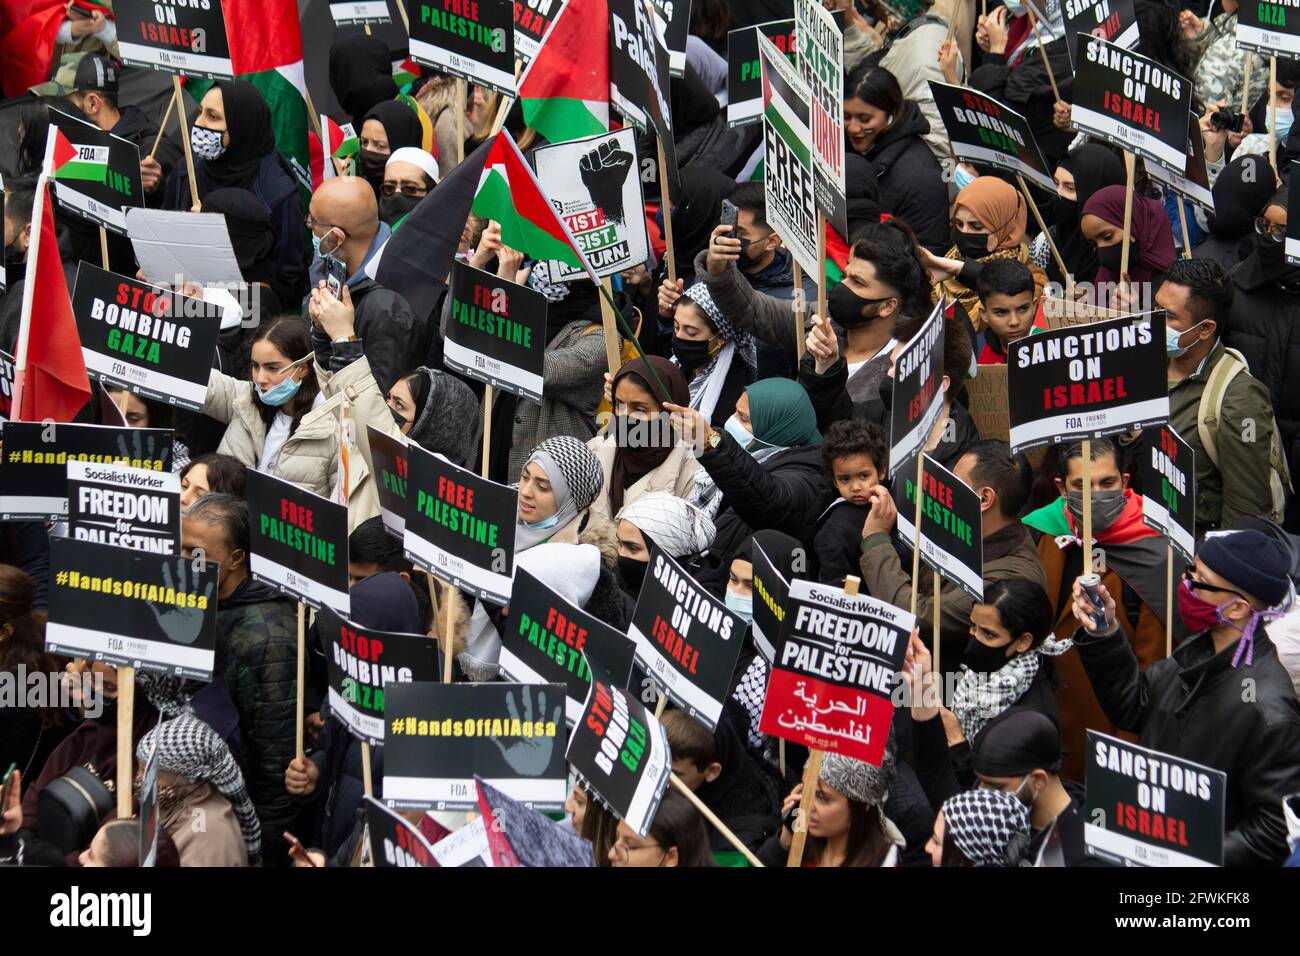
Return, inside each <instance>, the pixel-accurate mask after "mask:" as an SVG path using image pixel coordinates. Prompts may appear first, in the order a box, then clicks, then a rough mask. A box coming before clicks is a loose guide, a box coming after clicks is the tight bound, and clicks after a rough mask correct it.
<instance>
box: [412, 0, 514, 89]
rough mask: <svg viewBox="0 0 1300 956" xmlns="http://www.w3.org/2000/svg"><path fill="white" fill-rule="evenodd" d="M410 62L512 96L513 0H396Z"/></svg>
mask: <svg viewBox="0 0 1300 956" xmlns="http://www.w3.org/2000/svg"><path fill="white" fill-rule="evenodd" d="M401 2H403V3H405V4H406V15H407V20H408V22H409V29H410V34H411V59H412V60H414V61H415V62H416V63H419V64H420V65H421V66H431V67H433V68H434V69H435V70H438V71H439V72H442V73H450V74H452V75H453V76H459V77H463V78H464V79H466V80H468V81H469V82H471V83H477V84H479V85H480V86H486V87H488V88H489V89H493V90H496V91H497V92H499V93H504V94H505V95H507V96H514V95H515V27H514V19H515V7H514V3H513V0H401Z"/></svg>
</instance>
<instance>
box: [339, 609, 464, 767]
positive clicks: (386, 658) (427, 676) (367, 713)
mask: <svg viewBox="0 0 1300 956" xmlns="http://www.w3.org/2000/svg"><path fill="white" fill-rule="evenodd" d="M316 627H317V630H318V631H319V632H320V639H321V650H322V651H323V652H324V653H325V669H326V672H327V674H328V676H329V703H330V714H331V716H333V717H335V718H337V719H338V720H339V722H340V723H342V724H343V726H344V727H346V728H347V729H348V730H349V731H351V732H352V735H353V736H354V737H356V738H358V739H359V740H364V741H366V742H367V743H369V744H371V745H372V746H376V747H379V746H383V743H384V700H385V697H386V691H387V689H388V688H389V687H390V686H391V685H393V684H398V683H402V684H409V683H411V682H412V681H437V680H438V676H439V673H438V642H437V641H435V640H433V639H431V638H429V637H427V636H426V635H424V634H395V633H392V632H390V631H380V630H376V629H375V628H372V627H362V626H361V625H359V624H355V623H353V622H352V621H348V620H345V619H344V618H342V617H340V616H339V615H338V614H337V613H336V612H335V611H334V610H333V609H332V608H330V607H328V606H327V607H324V608H322V609H321V612H320V615H319V616H318V617H317V618H316Z"/></svg>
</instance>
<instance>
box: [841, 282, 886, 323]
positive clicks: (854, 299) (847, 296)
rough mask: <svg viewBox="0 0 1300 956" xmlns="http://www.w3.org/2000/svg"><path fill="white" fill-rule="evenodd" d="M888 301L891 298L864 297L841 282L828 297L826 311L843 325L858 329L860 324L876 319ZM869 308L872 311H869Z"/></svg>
mask: <svg viewBox="0 0 1300 956" xmlns="http://www.w3.org/2000/svg"><path fill="white" fill-rule="evenodd" d="M888 301H889V298H884V299H864V298H863V297H862V296H860V295H858V294H856V293H855V292H854V291H853V290H852V289H850V288H849V287H848V286H847V285H845V284H844V283H843V282H841V283H840V284H839V285H837V286H836V287H835V288H834V289H832V290H831V294H830V296H828V297H827V299H826V311H828V312H829V313H830V314H831V318H832V319H833V320H834V321H835V322H836V323H838V324H839V325H840V326H841V327H843V328H846V329H856V328H858V327H859V326H862V325H867V324H868V323H871V322H874V321H876V319H877V318H879V317H880V308H881V306H883V305H884V304H885V303H886V302H888ZM872 306H875V308H872ZM868 309H870V310H871V311H870V312H868V311H867V310H868Z"/></svg>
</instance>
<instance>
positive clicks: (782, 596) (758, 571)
mask: <svg viewBox="0 0 1300 956" xmlns="http://www.w3.org/2000/svg"><path fill="white" fill-rule="evenodd" d="M762 535H763V532H761V531H760V532H758V534H756V535H755V536H754V544H753V547H752V549H751V555H752V557H753V575H754V580H753V585H752V587H753V589H754V619H753V621H752V622H751V623H750V627H749V633H750V634H751V635H752V636H753V638H754V646H755V647H756V648H758V652H759V653H760V654H762V655H763V659H764V660H765V661H767V662H768V663H769V664H771V663H772V658H773V657H775V656H776V644H777V641H779V640H780V639H781V624H782V622H783V621H784V620H785V604H786V599H787V597H788V595H789V593H790V582H789V581H787V580H786V579H785V578H784V577H783V576H782V575H781V572H780V571H778V570H777V569H776V565H775V564H773V563H772V558H771V556H770V555H769V554H768V553H767V550H766V549H765V548H764V547H763V542H762V541H761V540H760V536H762Z"/></svg>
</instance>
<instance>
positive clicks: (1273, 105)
mask: <svg viewBox="0 0 1300 956" xmlns="http://www.w3.org/2000/svg"><path fill="white" fill-rule="evenodd" d="M1268 162H1269V165H1270V166H1272V167H1273V177H1274V182H1276V181H1277V172H1278V170H1277V57H1276V56H1270V57H1269V58H1268Z"/></svg>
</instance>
